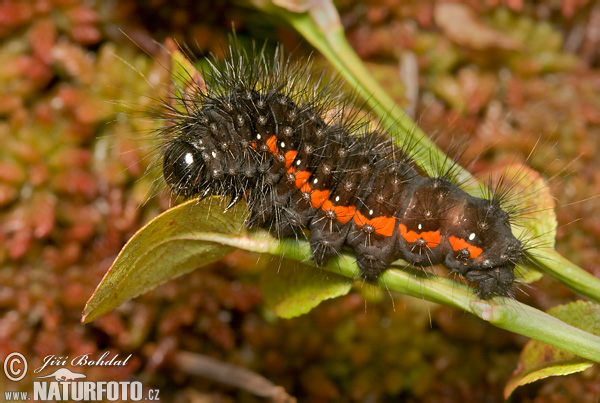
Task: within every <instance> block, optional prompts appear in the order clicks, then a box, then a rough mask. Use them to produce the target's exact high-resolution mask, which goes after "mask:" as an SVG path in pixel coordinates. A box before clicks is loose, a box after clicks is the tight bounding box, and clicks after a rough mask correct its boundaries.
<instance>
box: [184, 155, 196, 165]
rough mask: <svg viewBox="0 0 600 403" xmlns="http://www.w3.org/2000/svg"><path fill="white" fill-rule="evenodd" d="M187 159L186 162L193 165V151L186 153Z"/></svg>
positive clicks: (185, 158)
mask: <svg viewBox="0 0 600 403" xmlns="http://www.w3.org/2000/svg"><path fill="white" fill-rule="evenodd" d="M183 158H184V160H185V163H186V164H188V165H192V164H193V163H194V156H193V155H192V153H186V154H185V157H183Z"/></svg>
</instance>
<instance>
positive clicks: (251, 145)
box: [250, 141, 258, 150]
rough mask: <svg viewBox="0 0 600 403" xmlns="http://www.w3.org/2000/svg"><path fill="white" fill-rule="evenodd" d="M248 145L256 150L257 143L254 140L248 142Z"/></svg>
mask: <svg viewBox="0 0 600 403" xmlns="http://www.w3.org/2000/svg"><path fill="white" fill-rule="evenodd" d="M250 147H252V149H253V150H256V149H257V148H258V144H257V143H256V141H253V142H252V143H250Z"/></svg>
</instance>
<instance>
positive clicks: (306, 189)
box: [296, 177, 312, 193]
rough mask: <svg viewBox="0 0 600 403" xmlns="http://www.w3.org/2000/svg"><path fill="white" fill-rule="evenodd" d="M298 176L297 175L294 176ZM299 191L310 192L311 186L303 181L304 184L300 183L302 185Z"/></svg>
mask: <svg viewBox="0 0 600 403" xmlns="http://www.w3.org/2000/svg"><path fill="white" fill-rule="evenodd" d="M296 178H298V177H296ZM296 180H297V179H296ZM296 183H297V182H296ZM300 191H301V192H306V193H310V192H312V188H311V187H310V185H309V184H308V183H305V184H304V185H302V187H301V188H300Z"/></svg>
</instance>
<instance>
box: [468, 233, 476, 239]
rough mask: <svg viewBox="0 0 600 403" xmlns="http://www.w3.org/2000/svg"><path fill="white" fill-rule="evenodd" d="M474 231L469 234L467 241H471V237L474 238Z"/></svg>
mask: <svg viewBox="0 0 600 403" xmlns="http://www.w3.org/2000/svg"><path fill="white" fill-rule="evenodd" d="M475 236H476V235H475V233H474V232H471V235H469V241H472V240H473V239H475Z"/></svg>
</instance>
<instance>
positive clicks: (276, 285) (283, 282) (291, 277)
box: [261, 258, 352, 318]
mask: <svg viewBox="0 0 600 403" xmlns="http://www.w3.org/2000/svg"><path fill="white" fill-rule="evenodd" d="M261 288H262V291H263V294H264V296H265V302H266V304H267V307H268V308H269V309H271V310H273V312H275V314H276V315H277V316H279V317H281V318H292V317H295V316H299V315H302V314H305V313H307V312H309V311H310V310H311V309H312V308H314V307H315V306H317V305H319V304H320V303H321V302H322V301H324V300H326V299H331V298H336V297H340V296H342V295H346V294H347V293H348V292H349V291H350V289H351V288H352V281H351V280H349V279H348V278H346V277H343V276H340V275H338V274H335V273H331V272H326V271H323V270H322V269H319V268H315V267H312V266H308V265H305V264H302V263H300V262H295V261H293V260H287V259H279V258H275V259H273V260H272V261H271V264H270V265H269V267H268V268H267V270H265V271H264V272H263V275H262V277H261Z"/></svg>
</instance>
